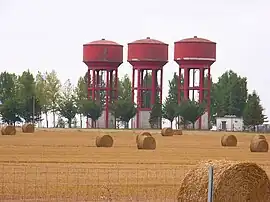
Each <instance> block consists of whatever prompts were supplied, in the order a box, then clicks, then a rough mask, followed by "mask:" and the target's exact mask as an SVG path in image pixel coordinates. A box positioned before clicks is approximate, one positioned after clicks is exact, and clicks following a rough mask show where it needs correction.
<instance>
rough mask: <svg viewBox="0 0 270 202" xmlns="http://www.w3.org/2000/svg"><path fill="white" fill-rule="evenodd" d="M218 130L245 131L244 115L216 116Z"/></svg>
mask: <svg viewBox="0 0 270 202" xmlns="http://www.w3.org/2000/svg"><path fill="white" fill-rule="evenodd" d="M216 126H217V130H222V131H243V129H244V121H243V118H242V117H236V116H235V115H226V116H224V117H216Z"/></svg>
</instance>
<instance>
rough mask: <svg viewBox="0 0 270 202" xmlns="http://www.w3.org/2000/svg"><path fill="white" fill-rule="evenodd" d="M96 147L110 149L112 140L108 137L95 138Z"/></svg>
mask: <svg viewBox="0 0 270 202" xmlns="http://www.w3.org/2000/svg"><path fill="white" fill-rule="evenodd" d="M96 146H97V147H112V146H113V138H112V137H111V136H110V135H102V136H97V137H96Z"/></svg>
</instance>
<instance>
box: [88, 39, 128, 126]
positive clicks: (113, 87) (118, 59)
mask: <svg viewBox="0 0 270 202" xmlns="http://www.w3.org/2000/svg"><path fill="white" fill-rule="evenodd" d="M83 62H84V63H85V64H86V65H87V66H88V82H87V87H88V88H87V89H88V99H92V100H99V101H102V102H104V112H103V114H102V116H101V117H100V118H99V120H98V121H97V125H96V126H94V127H98V128H115V120H114V117H113V116H112V115H111V114H110V112H109V104H110V103H111V102H112V100H113V99H115V98H116V97H117V85H118V84H117V82H118V67H119V66H120V65H121V64H122V63H123V46H122V45H120V44H118V43H116V42H113V41H108V40H105V39H102V40H98V41H93V42H90V43H87V44H84V45H83ZM102 95H103V96H102ZM92 126H93V124H92ZM87 127H88V124H87Z"/></svg>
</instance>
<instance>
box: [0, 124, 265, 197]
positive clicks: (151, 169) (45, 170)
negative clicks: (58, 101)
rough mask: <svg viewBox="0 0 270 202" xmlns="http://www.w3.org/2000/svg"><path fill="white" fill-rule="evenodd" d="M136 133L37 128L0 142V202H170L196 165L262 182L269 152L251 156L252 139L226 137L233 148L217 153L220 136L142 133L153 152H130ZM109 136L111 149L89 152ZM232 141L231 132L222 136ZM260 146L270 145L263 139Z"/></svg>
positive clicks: (134, 149) (130, 131) (241, 134)
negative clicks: (213, 162) (215, 163)
mask: <svg viewBox="0 0 270 202" xmlns="http://www.w3.org/2000/svg"><path fill="white" fill-rule="evenodd" d="M140 132H142V131H139V130H134V131H132V130H126V131H124V130H90V129H89V130H88V129H70V130H68V129H66V130H64V129H44V130H43V129H42V130H41V129H39V130H37V131H36V132H35V133H33V134H26V133H21V132H20V130H19V129H18V130H17V134H16V135H15V136H12V135H10V136H8V135H5V136H4V135H2V136H0V162H1V163H0V179H1V181H0V200H1V201H21V200H24V201H175V200H176V196H177V192H178V189H179V187H180V184H181V180H182V179H183V178H184V176H185V174H186V173H187V171H188V170H189V169H190V168H192V166H193V165H194V164H196V163H197V162H198V161H201V160H209V159H217V160H218V159H227V160H237V161H242V160H243V161H252V162H256V163H258V164H259V165H260V166H261V167H262V168H263V169H264V170H265V171H266V172H267V174H268V175H270V161H269V159H270V153H251V152H250V151H249V143H250V140H251V138H252V135H253V134H248V133H246V134H245V133H234V135H236V136H237V139H238V145H237V147H221V143H220V139H221V137H222V136H223V135H224V134H225V133H224V132H203V131H201V132H198V131H184V132H183V135H177V136H176V135H175V136H169V137H163V136H161V134H160V131H158V130H156V131H155V130H152V131H150V132H151V133H152V135H153V137H154V138H155V139H156V142H157V148H156V150H138V149H137V146H136V135H137V134H138V133H140ZM101 134H109V135H111V136H112V137H113V139H114V145H113V147H111V148H101V147H99V148H97V147H96V145H95V140H96V136H98V135H101ZM230 134H232V133H230ZM266 137H267V139H270V138H269V137H268V136H266Z"/></svg>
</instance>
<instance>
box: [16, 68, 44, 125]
mask: <svg viewBox="0 0 270 202" xmlns="http://www.w3.org/2000/svg"><path fill="white" fill-rule="evenodd" d="M18 81H19V91H18V99H19V100H20V104H19V107H20V110H19V111H20V117H21V118H23V119H24V120H25V122H31V121H32V122H38V121H40V120H41V104H40V101H39V99H38V98H37V96H36V84H35V79H34V76H33V74H32V73H31V72H30V71H29V70H27V71H24V72H23V73H22V75H21V76H19V78H18Z"/></svg>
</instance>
